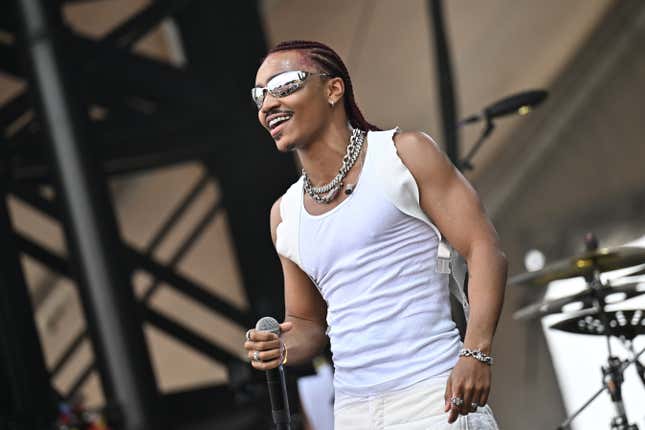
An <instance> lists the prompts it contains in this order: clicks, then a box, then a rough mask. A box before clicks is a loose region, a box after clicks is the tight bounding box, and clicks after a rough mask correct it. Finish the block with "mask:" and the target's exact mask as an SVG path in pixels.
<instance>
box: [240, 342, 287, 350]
mask: <svg viewBox="0 0 645 430" xmlns="http://www.w3.org/2000/svg"><path fill="white" fill-rule="evenodd" d="M244 348H246V349H248V350H257V351H267V350H269V349H280V348H282V342H280V340H277V339H276V340H269V341H266V342H244Z"/></svg>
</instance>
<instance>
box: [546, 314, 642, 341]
mask: <svg viewBox="0 0 645 430" xmlns="http://www.w3.org/2000/svg"><path fill="white" fill-rule="evenodd" d="M605 315H606V316H607V321H609V325H608V326H606V325H605V323H603V319H602V318H600V316H599V315H598V313H597V312H595V311H592V312H589V311H586V312H582V313H580V314H579V315H576V316H574V317H572V318H568V319H566V320H563V321H560V322H558V323H556V324H553V325H552V326H551V328H553V329H556V330H561V331H566V332H569V333H576V334H591V335H597V336H607V335H609V336H616V337H619V336H624V337H625V338H627V339H634V338H635V337H636V336H638V335H641V334H645V311H643V310H641V309H634V310H620V311H610V312H605Z"/></svg>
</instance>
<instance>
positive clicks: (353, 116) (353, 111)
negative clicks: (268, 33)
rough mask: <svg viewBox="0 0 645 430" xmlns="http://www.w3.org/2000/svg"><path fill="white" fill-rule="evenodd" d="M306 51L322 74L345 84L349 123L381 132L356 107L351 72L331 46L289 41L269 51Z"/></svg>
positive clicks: (356, 126)
mask: <svg viewBox="0 0 645 430" xmlns="http://www.w3.org/2000/svg"><path fill="white" fill-rule="evenodd" d="M292 50H298V51H304V53H305V55H307V57H308V58H309V59H311V60H312V61H313V62H314V63H316V65H317V66H318V67H319V68H320V69H321V71H322V72H325V73H329V74H330V75H331V76H332V77H339V78H341V79H342V80H343V82H344V83H345V97H344V104H345V111H346V112H347V116H348V117H349V118H348V119H349V123H350V124H351V125H352V127H354V128H359V129H361V130H380V128H378V127H377V126H375V125H373V124H370V123H369V122H367V120H366V119H365V117H364V116H363V114H362V113H361V110H360V109H359V108H358V106H357V105H356V100H355V99H354V88H353V87H352V80H351V79H350V78H349V72H348V71H347V67H345V63H343V60H341V58H340V56H339V55H338V54H337V53H336V52H335V51H334V50H333V49H331V48H330V47H329V46H327V45H325V44H323V43H320V42H313V41H308V40H288V41H285V42H281V43H279V44H277V45H276V46H275V47H273V48H272V49H270V50H269V52H268V54H267V56H268V55H269V54H273V53H274V52H281V51H292Z"/></svg>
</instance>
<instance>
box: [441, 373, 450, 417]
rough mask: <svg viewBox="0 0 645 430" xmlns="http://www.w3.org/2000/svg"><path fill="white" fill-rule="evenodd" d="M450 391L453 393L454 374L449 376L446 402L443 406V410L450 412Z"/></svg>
mask: <svg viewBox="0 0 645 430" xmlns="http://www.w3.org/2000/svg"><path fill="white" fill-rule="evenodd" d="M450 393H452V375H451V376H449V377H448V381H446V391H445V393H444V395H443V397H444V401H445V404H444V406H443V411H444V412H448V411H449V410H450Z"/></svg>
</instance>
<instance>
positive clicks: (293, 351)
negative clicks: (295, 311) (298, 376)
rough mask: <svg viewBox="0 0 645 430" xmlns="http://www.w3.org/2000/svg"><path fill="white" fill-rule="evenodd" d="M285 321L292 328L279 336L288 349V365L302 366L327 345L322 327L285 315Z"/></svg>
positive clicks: (318, 324) (315, 323)
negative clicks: (290, 324) (289, 323)
mask: <svg viewBox="0 0 645 430" xmlns="http://www.w3.org/2000/svg"><path fill="white" fill-rule="evenodd" d="M286 321H289V322H291V323H292V324H293V328H292V329H291V330H289V331H288V332H287V333H284V334H283V335H282V336H281V339H282V342H283V343H284V344H285V345H286V347H287V349H288V354H289V356H288V363H289V364H304V363H307V362H308V361H311V360H312V359H313V358H314V357H316V355H318V354H319V353H320V351H322V349H323V348H324V347H325V345H326V344H327V341H328V338H327V335H326V334H325V327H324V325H322V324H320V323H317V322H314V321H310V320H307V319H303V318H298V317H295V316H291V315H287V317H286V318H285V322H286Z"/></svg>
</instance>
